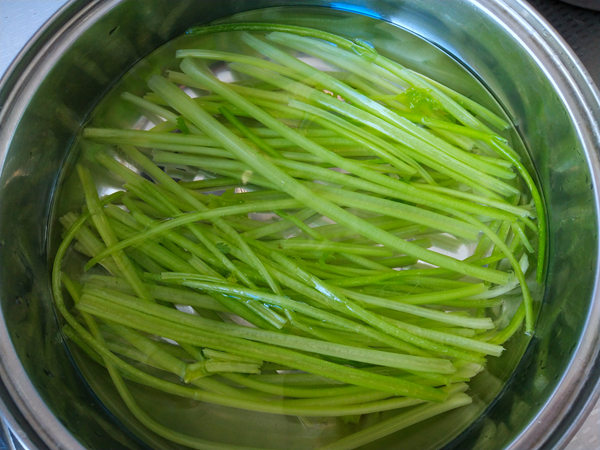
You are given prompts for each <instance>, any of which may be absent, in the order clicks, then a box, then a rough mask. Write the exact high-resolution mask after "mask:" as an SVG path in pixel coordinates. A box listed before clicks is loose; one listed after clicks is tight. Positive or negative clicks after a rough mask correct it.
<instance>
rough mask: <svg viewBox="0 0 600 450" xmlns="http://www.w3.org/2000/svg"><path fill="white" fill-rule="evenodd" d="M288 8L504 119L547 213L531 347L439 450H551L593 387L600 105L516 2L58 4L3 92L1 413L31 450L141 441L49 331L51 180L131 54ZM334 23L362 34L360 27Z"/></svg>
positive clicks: (426, 444) (136, 56) (479, 390)
mask: <svg viewBox="0 0 600 450" xmlns="http://www.w3.org/2000/svg"><path fill="white" fill-rule="evenodd" d="M290 6H301V7H309V6H310V7H320V9H318V11H319V13H318V14H322V15H323V17H324V20H323V27H325V28H333V29H336V28H337V29H339V27H340V26H342V25H343V24H342V23H340V22H336V20H337V19H334V18H333V16H331V17H329V16H328V15H327V11H331V8H333V9H345V10H349V11H356V12H358V13H362V14H366V15H370V16H374V17H379V18H381V19H384V20H386V21H388V22H390V23H393V24H397V25H398V26H400V27H402V28H403V29H404V30H408V31H409V32H411V33H414V34H416V35H418V36H420V37H422V38H424V39H426V40H428V41H430V42H431V43H433V44H434V45H436V46H438V47H440V48H442V49H444V50H445V51H446V52H447V53H448V54H449V55H451V56H452V58H454V59H455V60H456V61H458V62H459V63H460V64H462V66H464V68H466V69H468V70H470V71H471V72H472V73H474V74H476V76H477V77H479V78H480V79H481V80H483V82H484V83H485V85H486V86H487V87H488V88H489V89H490V91H491V92H492V93H493V94H494V96H495V100H496V101H497V103H498V104H499V105H500V106H501V107H502V108H503V109H504V111H505V112H506V114H508V116H509V117H510V118H511V119H512V120H513V122H514V123H515V124H516V130H517V133H518V137H520V138H521V140H522V142H523V143H524V145H525V146H526V148H527V149H528V150H529V152H530V155H531V160H532V164H533V166H534V167H535V168H536V170H537V172H538V176H539V180H540V184H541V186H542V190H543V194H544V197H545V200H546V204H547V208H548V216H549V217H548V218H549V232H550V242H549V249H548V250H549V260H548V276H547V285H546V286H547V287H546V291H545V294H544V295H543V298H542V297H541V296H540V299H539V300H540V301H539V302H538V306H539V309H540V315H539V319H538V323H537V326H536V334H535V336H534V338H533V339H531V340H529V341H528V340H525V339H524V338H520V339H514V340H513V341H511V344H510V345H511V346H512V347H514V350H515V352H517V353H520V352H519V349H522V350H523V351H524V356H523V358H522V360H521V362H520V363H519V364H518V365H517V367H516V368H515V369H514V371H512V370H511V371H510V373H509V372H507V371H506V370H505V369H503V368H502V367H501V366H500V365H499V364H496V365H495V364H494V363H493V362H492V363H490V367H489V370H488V373H487V377H483V378H482V377H480V379H479V381H477V379H476V381H475V382H474V383H473V387H472V389H473V391H474V393H475V395H478V396H479V397H480V398H481V400H482V402H481V403H480V404H481V405H483V406H484V408H483V409H485V411H483V414H480V415H479V418H477V419H476V420H475V421H474V422H473V423H472V424H471V425H470V426H468V427H465V422H461V423H460V424H459V425H457V427H455V428H454V430H453V431H449V432H448V433H449V434H447V435H446V436H445V438H446V439H445V440H447V438H453V439H452V440H451V442H449V443H446V444H445V445H446V447H445V448H447V449H455V448H461V449H464V448H480V449H486V448H487V449H501V448H506V449H537V448H539V449H542V448H544V449H549V448H561V447H563V446H564V445H565V444H566V443H567V442H568V441H569V439H570V437H572V435H573V434H574V432H575V431H576V429H577V425H578V424H579V422H580V418H582V417H585V415H586V414H587V413H588V410H589V408H591V406H592V405H593V403H594V401H595V398H597V396H598V395H599V393H600V390H599V379H600V300H599V299H598V298H597V293H596V291H597V284H598V253H599V252H598V250H599V248H598V203H599V202H598V197H599V195H598V193H599V190H598V180H599V179H600V178H599V160H598V154H599V152H600V95H599V93H598V90H597V89H596V88H595V87H594V85H593V83H592V82H591V80H590V79H589V77H588V76H587V74H586V72H585V70H584V69H582V66H581V64H580V63H579V62H578V60H577V59H576V57H575V56H574V55H573V53H572V52H571V51H570V50H569V49H568V48H567V47H566V46H565V44H564V43H563V42H562V40H561V39H560V38H559V37H558V36H557V35H556V34H555V33H554V32H553V31H552V30H551V29H549V28H548V26H547V25H546V23H545V22H544V21H543V19H541V18H540V17H539V16H538V15H537V14H536V13H535V12H534V11H533V10H532V9H531V8H529V7H528V6H527V5H526V4H525V3H522V2H519V1H516V0H505V1H484V0H472V1H467V0H465V1H460V2H458V1H453V2H439V1H435V0H429V1H389V0H370V1H360V0H347V1H342V2H330V1H317V0H289V1H283V0H280V1H277V0H245V1H243V2H239V1H238V2H235V1H221V2H208V1H202V2H200V1H193V0H180V1H177V2H175V1H171V0H162V1H161V0H146V1H144V2H140V1H136V0H129V1H117V0H114V1H104V2H86V1H79V2H71V3H69V4H67V5H66V6H65V7H64V8H63V9H62V10H61V11H60V12H59V13H58V14H57V15H56V16H55V17H54V19H53V20H52V21H51V22H50V23H49V24H47V25H46V26H45V27H44V29H43V30H42V31H41V32H40V33H39V34H38V36H37V38H36V39H35V40H34V41H33V42H31V43H30V44H29V45H28V47H27V49H26V51H25V52H24V53H23V54H22V55H21V56H20V58H19V59H18V60H17V61H16V62H15V63H14V64H13V65H12V66H11V68H10V69H9V72H8V73H7V75H6V76H5V77H4V78H3V79H2V82H1V84H0V88H1V89H0V108H1V109H0V155H1V161H2V172H1V175H0V245H1V247H0V300H1V305H2V308H1V312H0V314H1V316H0V356H1V359H0V376H1V379H2V385H1V386H0V398H1V403H2V406H0V411H1V412H2V414H3V415H4V416H5V418H6V419H7V422H8V423H9V425H10V427H11V428H12V429H13V430H15V432H16V434H17V437H18V438H19V439H20V440H22V442H23V443H24V445H25V446H26V447H27V448H29V449H36V448H39V449H44V448H50V449H59V448H65V449H79V448H88V449H108V448H110V449H117V448H144V447H147V445H146V444H144V443H143V442H142V440H140V439H139V436H140V433H141V432H142V431H141V430H139V429H136V424H135V423H134V422H129V421H128V420H129V419H128V417H127V416H126V415H119V414H118V413H117V414H116V415H114V414H113V413H115V411H119V409H120V407H119V404H118V403H117V400H114V401H115V403H114V404H111V403H110V402H112V401H113V397H110V396H105V397H103V399H102V400H103V401H104V404H102V403H101V402H100V401H99V400H98V398H97V397H96V396H95V395H94V394H93V393H92V391H91V390H90V388H89V386H88V384H87V382H86V381H84V378H83V377H82V375H81V372H80V371H79V370H78V369H77V367H76V366H75V365H74V363H73V359H72V356H71V354H70V353H69V352H68V351H67V349H66V347H65V345H64V343H63V341H62V338H61V335H60V332H59V327H58V322H57V319H56V317H55V315H54V311H53V308H52V299H51V294H50V287H49V261H51V258H52V255H53V252H54V251H55V248H54V247H53V245H52V244H53V242H54V241H53V240H52V239H51V237H52V233H53V229H52V227H51V225H52V223H51V219H50V218H51V210H52V205H53V199H54V194H55V192H56V189H57V186H58V182H59V176H60V171H61V168H62V167H63V163H64V161H65V160H66V157H67V153H68V150H69V148H70V146H71V143H72V142H73V140H74V138H75V136H76V134H77V132H78V130H79V127H80V125H81V124H82V123H83V122H84V121H85V120H86V118H87V117H88V115H89V113H90V112H91V111H92V109H93V108H94V106H95V105H96V104H97V102H98V101H99V100H100V99H101V98H102V97H103V95H104V94H105V93H106V92H107V91H108V90H109V88H110V87H111V86H112V85H113V84H114V83H115V81H117V80H118V79H119V78H120V77H121V76H122V75H123V74H124V73H125V72H126V71H127V70H128V69H130V68H131V67H132V66H133V65H134V64H135V63H136V62H137V61H139V60H140V59H141V58H142V57H144V56H146V55H147V54H149V53H150V52H151V51H153V50H154V49H156V48H158V47H159V46H161V45H162V44H164V43H165V42H168V41H169V40H170V39H172V38H174V37H176V36H177V35H179V34H181V33H183V32H184V31H185V30H186V29H187V28H189V27H190V26H192V25H196V24H200V23H205V22H208V21H211V20H214V19H218V18H221V17H225V16H229V15H231V14H236V13H244V12H247V11H256V10H260V9H261V8H268V7H290ZM325 7H329V8H330V9H325ZM315 11H317V10H315ZM245 14H246V15H245V16H244V17H249V15H250V16H251V15H257V16H259V17H260V16H261V15H262V16H263V17H265V16H266V17H267V18H268V16H269V13H265V12H263V11H257V12H252V13H245ZM248 14H249V15H248ZM327 17H329V18H327ZM336 17H337V16H336ZM346 29H347V32H348V33H350V34H352V33H358V34H357V37H358V36H359V35H360V29H359V27H357V28H356V29H354V28H352V27H346ZM402 33H405V32H404V31H402ZM423 51H424V50H423ZM420 52H421V50H420V49H418V48H417V49H415V48H413V56H414V59H415V60H418V59H419V55H421V56H422V58H421V61H420V63H421V64H423V66H425V67H426V66H427V57H426V56H427V53H420ZM452 64H453V66H452V67H456V64H455V63H454V62H453V63H452ZM75 356H76V355H75ZM85 376H86V377H87V378H88V380H89V379H90V377H92V378H93V374H90V373H89V372H87V373H86V374H85ZM490 380H493V381H494V382H495V383H496V385H495V386H493V387H491V386H492V385H491V381H490ZM98 382H101V381H98ZM498 391H501V392H500V395H498V396H495V393H496V392H498ZM486 393H487V394H488V397H491V398H486V395H485V394H486ZM490 393H492V394H493V395H490ZM107 408H108V409H107ZM109 410H110V411H111V412H109ZM480 412H481V411H479V412H478V414H479V413H480ZM117 416H118V417H119V419H117ZM132 429H133V430H137V431H136V432H137V436H138V437H136V436H135V435H134V434H132V433H131V432H130V431H129V430H132ZM422 434H423V433H422ZM405 438H406V439H415V440H412V441H410V440H409V441H407V440H405V441H404V445H405V448H407V447H406V445H409V447H410V448H418V446H421V448H430V447H431V446H435V445H437V446H439V445H441V444H443V443H444V441H445V440H444V439H437V440H436V439H429V440H428V441H427V440H423V441H420V440H418V439H417V438H415V437H414V436H413V437H412V438H410V436H408V437H407V436H405ZM399 442H400V441H396V443H394V442H393V441H388V444H386V445H389V448H396V447H399V446H400V443H399ZM409 443H410V444H409ZM161 448H169V447H168V444H166V443H164V446H163V445H161ZM371 448H375V447H371Z"/></svg>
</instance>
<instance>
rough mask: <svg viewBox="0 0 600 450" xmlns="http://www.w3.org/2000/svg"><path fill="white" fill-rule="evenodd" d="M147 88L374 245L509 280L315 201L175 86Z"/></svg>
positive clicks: (160, 83) (218, 87)
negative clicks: (429, 249)
mask: <svg viewBox="0 0 600 450" xmlns="http://www.w3.org/2000/svg"><path fill="white" fill-rule="evenodd" d="M182 66H183V67H182V68H183V69H184V72H185V71H186V69H187V71H188V72H189V73H188V74H189V75H190V76H192V77H195V78H198V79H200V80H202V81H203V82H206V84H207V85H210V87H211V88H212V89H213V90H214V91H216V92H219V93H220V94H221V95H222V94H223V93H225V92H227V94H228V96H231V97H237V101H238V102H239V103H242V102H244V99H242V98H241V97H239V96H237V94H235V93H233V92H230V91H226V90H225V89H223V86H222V84H221V83H219V82H216V81H215V80H214V79H212V77H209V76H206V75H205V74H204V73H202V72H201V71H200V70H198V69H197V68H196V67H195V66H194V65H193V63H192V62H190V61H189V60H184V61H183V63H182ZM149 85H150V86H151V88H152V89H156V90H159V91H161V93H162V94H164V96H165V97H168V98H169V99H170V101H171V102H172V103H173V105H172V106H173V107H175V108H176V109H183V110H185V112H184V111H180V112H182V113H183V114H184V115H185V116H187V117H188V118H189V119H190V120H191V121H192V122H193V123H195V124H196V125H197V126H199V127H200V128H205V130H204V131H205V132H210V133H214V134H213V136H214V138H215V139H220V140H221V142H222V144H223V146H226V148H227V149H228V150H229V151H231V152H232V153H235V154H236V155H237V156H238V157H239V158H240V159H241V160H242V161H244V162H246V163H247V164H248V165H250V166H251V167H252V168H253V169H254V170H256V171H257V172H259V173H261V174H265V175H267V174H268V175H267V176H268V177H269V178H270V179H272V180H277V181H278V183H279V184H280V186H281V189H282V190H284V191H285V192H287V193H288V194H290V196H292V197H294V198H296V199H298V200H300V201H301V202H302V203H303V204H305V205H306V206H308V207H310V208H312V209H314V210H315V211H317V212H319V213H321V214H323V215H325V216H327V217H329V218H331V219H332V220H334V221H336V222H337V223H341V224H343V225H346V226H347V227H348V228H351V229H355V230H356V231H358V232H359V233H361V234H363V235H365V236H366V237H369V238H370V239H372V240H373V241H375V242H378V243H380V244H383V245H389V246H390V247H392V248H395V249H396V250H398V251H399V252H402V253H405V254H407V255H410V256H414V257H415V258H418V259H422V260H424V261H428V262H430V263H431V264H434V265H438V266H440V267H445V268H448V269H450V270H454V271H456V272H460V273H464V274H465V275H472V276H474V277H477V278H481V279H484V280H486V281H491V282H495V283H499V284H504V283H505V282H507V281H508V280H509V278H510V277H509V276H508V275H507V274H504V273H500V272H498V271H495V272H493V273H489V272H488V270H487V269H484V268H479V267H473V266H471V265H468V264H464V263H462V262H460V261H457V260H455V259H453V258H449V257H446V256H444V255H440V254H436V253H433V252H429V251H427V250H424V249H421V248H418V247H416V246H413V245H411V244H409V243H407V242H406V241H404V240H402V239H398V238H396V237H395V236H392V235H389V234H388V233H386V232H383V231H382V230H379V229H378V228H377V227H373V226H371V225H370V224H369V223H368V222H364V221H362V220H360V219H358V218H357V217H356V216H354V215H352V214H350V213H347V212H346V211H344V210H343V209H341V208H338V207H336V206H335V205H333V204H332V203H330V202H326V201H322V200H321V199H319V198H316V197H315V196H314V195H313V194H312V193H311V192H310V191H309V190H308V189H306V188H305V187H304V186H303V185H301V184H300V183H298V182H297V181H296V180H294V179H293V178H291V177H289V176H288V175H287V174H285V173H284V172H282V171H281V170H280V169H279V168H278V167H277V166H275V165H273V164H272V163H270V162H269V161H267V160H266V159H264V158H262V157H260V155H257V154H256V152H254V151H253V150H252V149H250V148H248V147H247V146H246V145H245V144H244V143H243V142H241V141H240V140H239V139H238V138H237V137H236V136H234V135H231V134H230V133H229V132H228V130H227V129H225V128H224V127H222V126H221V125H220V124H219V123H218V122H216V121H215V120H214V119H213V118H212V117H211V116H210V115H208V114H206V113H205V112H204V111H202V110H201V109H200V108H199V107H198V106H197V105H196V104H195V103H193V101H191V99H190V98H189V97H188V96H187V95H185V93H183V92H182V91H181V90H179V89H178V88H177V87H176V86H174V85H172V84H170V83H169V82H168V81H166V80H164V79H162V78H160V77H152V78H151V80H150V81H149ZM167 92H168V93H167ZM245 103H247V102H245ZM175 104H176V105H175ZM246 106H247V107H248V109H252V110H253V112H254V114H253V115H254V116H255V117H256V118H257V119H258V120H260V121H261V122H263V123H265V125H267V126H269V127H270V128H273V129H275V130H277V131H280V134H282V135H286V134H289V135H291V136H296V137H302V136H301V135H299V134H297V133H295V132H294V131H293V130H291V129H289V128H287V127H285V125H283V124H281V123H280V122H278V121H276V120H275V121H274V119H272V118H271V117H270V116H268V118H267V117H265V113H264V112H262V111H261V110H259V109H258V108H256V107H254V106H253V105H251V104H247V105H246ZM273 121H274V122H276V123H274V122H273ZM207 124H211V126H210V128H207ZM286 128H287V130H286ZM288 130H289V131H288Z"/></svg>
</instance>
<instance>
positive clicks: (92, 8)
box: [0, 0, 600, 450]
mask: <svg viewBox="0 0 600 450" xmlns="http://www.w3.org/2000/svg"><path fill="white" fill-rule="evenodd" d="M122 1H124V0H108V1H105V2H94V1H93V0H81V1H78V0H69V1H68V2H67V3H66V4H65V5H63V6H62V7H61V8H60V9H59V10H58V11H57V12H56V13H55V14H54V15H53V16H52V17H51V18H50V19H49V20H48V21H47V22H46V23H45V24H44V25H43V26H42V28H41V29H40V30H38V31H37V32H36V33H35V34H34V36H33V37H32V38H31V39H30V40H29V42H28V43H27V44H26V46H25V47H24V48H23V50H22V51H21V52H20V53H19V54H18V55H17V57H16V58H15V60H14V61H13V62H12V63H11V64H10V66H9V67H8V69H7V71H6V73H5V74H4V76H3V77H2V79H0V129H3V130H4V132H3V133H0V167H1V166H3V165H4V160H5V158H6V149H7V148H8V147H9V144H10V139H11V135H10V130H11V129H14V127H15V126H16V123H17V122H18V120H17V118H18V117H20V115H21V113H22V112H23V110H24V109H25V107H26V105H27V103H28V99H29V98H30V97H31V96H32V95H33V93H34V92H35V89H32V88H31V85H32V83H33V86H36V85H37V84H36V81H39V80H40V79H41V78H42V77H43V75H42V74H45V73H46V71H47V69H48V68H49V67H51V61H49V59H48V58H45V57H44V56H45V55H46V53H47V52H61V51H64V50H65V49H66V48H68V46H69V44H70V43H71V42H73V40H74V39H76V38H77V37H78V36H79V35H80V34H81V33H82V32H84V31H85V30H86V29H87V28H89V27H90V26H92V25H93V23H94V21H92V20H90V18H92V17H96V18H97V17H100V16H102V14H103V13H105V12H107V11H108V10H110V9H112V8H114V7H115V6H116V5H118V4H119V3H121V2H122ZM351 2H352V0H349V3H351ZM469 2H470V3H473V4H474V5H476V7H478V8H480V9H482V10H485V11H486V12H487V13H489V14H490V15H492V16H494V17H499V18H502V19H503V22H502V23H503V25H504V26H507V27H509V28H510V29H511V30H512V33H513V37H515V39H517V40H518V41H520V42H521V43H522V44H523V46H524V47H525V48H527V49H528V51H530V54H531V56H532V57H533V58H535V59H536V62H537V64H538V65H539V66H540V67H541V68H542V69H543V70H544V73H545V74H546V76H547V77H548V78H549V79H550V80H551V81H552V82H553V83H554V86H555V87H556V88H557V92H559V93H560V96H561V100H562V102H563V104H564V105H565V107H566V108H567V110H568V111H569V113H570V115H571V117H572V119H573V120H575V121H576V122H577V123H579V125H580V126H579V128H578V138H579V139H580V141H581V142H582V144H583V147H584V148H585V150H586V158H587V163H588V167H589V169H590V171H591V172H592V183H593V190H594V193H595V207H596V211H600V200H599V199H600V185H599V184H598V181H600V161H599V160H598V155H600V91H599V90H598V87H597V86H596V85H595V84H594V81H593V80H592V78H591V76H590V75H589V73H588V72H587V70H586V69H585V67H584V66H583V64H582V63H581V62H580V60H579V59H578V57H577V56H576V55H575V53H574V52H573V50H572V49H571V48H570V47H569V46H568V44H567V43H566V42H565V41H564V40H563V38H562V37H561V36H560V35H559V34H558V32H557V31H556V30H554V29H553V27H552V26H551V25H550V24H549V23H548V22H547V21H546V20H545V19H544V18H543V17H542V16H541V14H539V13H538V12H537V11H536V10H535V9H534V8H533V7H532V6H530V5H529V4H528V3H526V2H525V1H524V0H469ZM312 3H313V2H307V3H305V4H306V5H310V4H312ZM83 16H85V17H86V20H81V18H82V17H83ZM59 54H60V53H59ZM11 117H12V119H11ZM583 129H585V130H586V133H584V132H583V131H582V130H583ZM7 130H8V132H6V131H7ZM596 254H600V248H597V249H596ZM595 274H596V282H595V286H594V291H593V296H592V299H593V302H592V305H591V308H590V310H589V312H588V317H587V321H586V328H585V329H584V331H583V333H582V335H581V338H580V341H579V344H578V346H577V348H576V349H575V351H574V352H573V354H572V359H571V363H570V364H569V366H568V367H567V369H566V372H565V374H564V375H563V377H562V379H561V380H560V381H559V383H558V385H557V388H556V389H555V392H554V394H553V396H552V397H551V398H550V399H549V400H548V401H547V402H546V404H545V405H543V406H542V407H541V409H540V411H539V413H538V414H537V416H536V417H535V418H534V419H533V420H532V422H531V423H532V424H538V426H533V427H528V428H527V429H525V430H524V431H523V432H522V433H521V434H520V435H518V436H517V437H516V438H515V439H514V440H513V441H512V443H510V444H509V446H508V447H507V449H511V450H516V449H520V448H538V447H541V446H542V445H543V446H544V448H546V447H548V448H550V447H557V448H562V447H564V446H565V445H566V444H567V443H568V442H569V441H570V439H572V437H573V436H574V435H575V433H576V432H577V430H578V429H579V427H580V426H581V425H582V423H583V420H584V419H585V418H586V417H587V415H589V413H590V412H591V410H592V408H593V406H594V405H595V403H596V401H597V400H598V398H599V397H600V293H599V287H600V265H599V262H597V263H596V268H595ZM1 323H3V316H2V312H1V311H0V324H1ZM0 354H1V355H2V358H1V359H0V384H2V383H3V386H0V387H1V389H0V419H4V420H6V421H7V423H8V425H9V427H10V428H12V430H13V431H15V432H16V435H17V438H18V439H19V440H20V441H21V442H22V443H23V444H24V446H25V447H26V448H31V449H34V448H69V449H74V450H75V449H82V450H83V449H84V447H83V446H82V445H81V444H80V443H79V441H77V440H76V439H75V438H74V437H73V436H72V435H71V434H70V433H69V432H68V430H67V429H66V428H64V427H63V425H62V424H61V423H60V421H59V420H58V419H57V418H56V417H54V415H53V414H51V412H50V409H49V408H48V407H47V406H46V405H45V404H44V402H43V400H42V398H41V397H40V395H39V394H38V393H37V391H36V389H35V387H34V386H33V384H32V383H31V381H29V379H28V377H27V375H26V372H25V370H24V368H23V367H22V365H21V363H20V361H19V359H18V357H17V354H16V351H15V349H14V348H13V346H12V342H11V339H10V336H9V335H8V333H7V330H6V328H5V327H2V326H0ZM589 362H593V364H590V363H589ZM8 373H11V376H8ZM557 419H560V422H558V423H559V424H561V426H559V427H556V429H554V428H552V427H548V426H546V425H545V424H548V423H557V422H556V420H557ZM50 430H52V431H50ZM32 432H33V433H35V435H32ZM42 446H43V447H42Z"/></svg>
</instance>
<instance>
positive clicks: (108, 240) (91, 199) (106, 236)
mask: <svg viewBox="0 0 600 450" xmlns="http://www.w3.org/2000/svg"><path fill="white" fill-rule="evenodd" d="M77 173H78V174H79V179H80V180H81V184H82V185H83V191H84V193H85V200H86V204H87V207H88V210H89V211H90V214H91V217H92V220H93V222H94V225H95V226H96V229H97V230H98V233H100V236H101V237H102V240H103V241H104V243H105V244H106V246H107V247H111V246H113V245H116V244H117V243H118V242H119V241H118V239H117V237H116V235H115V233H114V231H113V230H112V227H111V226H110V224H109V223H108V219H107V217H106V215H105V214H104V212H103V210H102V206H101V204H100V199H99V198H98V194H97V192H96V186H95V185H94V181H93V180H92V175H91V173H90V171H89V169H87V168H85V167H83V166H81V165H78V166H77ZM106 256H108V255H106ZM113 258H114V260H115V263H116V264H117V266H118V267H119V270H120V271H121V273H122V274H123V277H124V278H125V279H126V280H127V282H128V283H129V284H130V285H131V287H132V288H133V289H134V290H135V292H136V294H137V295H138V296H139V297H140V298H143V299H144V300H146V301H150V302H151V301H153V299H152V296H151V295H150V293H149V292H148V290H147V289H146V287H145V286H144V284H143V283H142V280H141V279H140V278H139V276H138V274H137V272H136V271H135V269H134V268H133V266H132V265H131V261H129V258H127V255H125V253H124V252H122V251H118V252H115V253H114V254H113ZM103 259H104V257H102V258H99V261H101V260H103Z"/></svg>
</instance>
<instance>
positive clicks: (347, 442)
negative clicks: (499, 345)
mask: <svg viewBox="0 0 600 450" xmlns="http://www.w3.org/2000/svg"><path fill="white" fill-rule="evenodd" d="M472 402H473V400H472V399H471V397H469V396H468V395H466V394H456V395H454V396H452V397H451V398H449V399H448V400H447V401H446V402H444V403H442V404H441V405H435V404H426V405H422V406H418V407H416V408H414V409H411V410H410V411H408V412H405V413H401V414H399V415H397V416H395V417H392V418H391V419H387V420H384V421H383V422H380V423H378V424H376V425H372V426H370V427H369V428H366V429H365V430H362V431H359V432H357V433H354V434H351V435H350V436H347V437H345V438H342V439H339V440H337V441H335V442H333V443H331V444H329V445H325V446H324V447H320V448H319V450H352V449H354V448H357V447H360V446H361V445H364V444H367V443H369V442H373V441H376V440H377V439H381V438H382V437H385V436H388V435H390V434H392V433H395V432H396V431H399V430H402V429H404V428H406V427H409V426H411V425H413V424H415V423H418V422H421V421H423V420H425V419H428V418H430V417H433V416H436V415H438V414H442V413H444V412H446V411H450V410H452V409H456V408H459V407H461V406H465V405H469V404H471V403H472Z"/></svg>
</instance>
